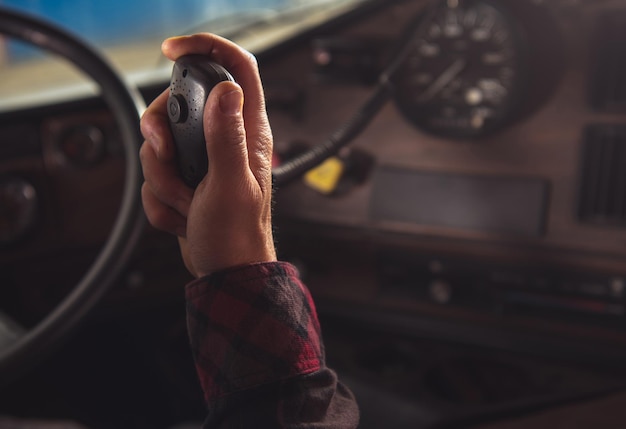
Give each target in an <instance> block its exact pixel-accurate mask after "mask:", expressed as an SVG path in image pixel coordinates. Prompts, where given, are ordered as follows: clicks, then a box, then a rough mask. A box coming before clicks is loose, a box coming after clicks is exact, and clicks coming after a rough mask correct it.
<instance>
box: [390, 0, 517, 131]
mask: <svg viewBox="0 0 626 429" xmlns="http://www.w3.org/2000/svg"><path fill="white" fill-rule="evenodd" d="M430 16H431V17H432V18H430V19H428V22H424V21H423V20H422V21H421V22H418V23H417V24H416V25H417V26H418V27H417V28H418V30H415V31H413V36H412V37H413V38H414V40H412V41H411V42H410V43H411V48H410V51H409V53H408V55H407V57H406V58H405V60H404V62H403V64H402V65H401V66H400V68H399V69H398V72H397V75H396V78H395V80H394V83H395V85H396V94H395V100H396V103H397V105H398V106H399V108H400V110H401V111H402V112H403V113H404V114H405V115H406V116H407V118H409V120H410V121H412V122H413V123H414V124H415V125H417V126H418V127H419V128H421V129H423V130H425V131H427V132H431V133H434V134H437V135H442V136H446V137H458V138H468V137H478V136H482V135H485V134H487V133H489V132H492V131H494V130H496V129H498V128H501V127H502V126H503V125H505V124H506V123H508V122H509V121H510V120H511V119H512V117H513V116H514V111H515V110H516V108H517V107H518V105H519V103H520V102H521V100H520V92H522V91H521V87H522V81H523V79H524V76H523V74H524V73H523V72H522V68H523V66H524V57H525V55H524V50H523V48H522V44H521V37H520V34H519V33H518V31H517V27H516V26H515V25H514V23H513V21H512V20H511V19H510V18H509V17H508V16H506V15H505V13H504V12H503V10H502V9H501V8H499V7H496V6H495V5H493V4H492V3H489V2H487V1H482V0H447V1H442V2H441V6H440V7H439V9H438V10H437V11H435V13H434V15H430ZM422 26H425V27H422ZM418 34H419V35H418Z"/></svg>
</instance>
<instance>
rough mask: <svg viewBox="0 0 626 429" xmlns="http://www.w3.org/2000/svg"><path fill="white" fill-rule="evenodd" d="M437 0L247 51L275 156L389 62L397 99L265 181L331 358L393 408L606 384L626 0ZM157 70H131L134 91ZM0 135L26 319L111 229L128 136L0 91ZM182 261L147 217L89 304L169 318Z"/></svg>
mask: <svg viewBox="0 0 626 429" xmlns="http://www.w3.org/2000/svg"><path fill="white" fill-rule="evenodd" d="M440 3H441V7H440V8H438V9H437V10H436V11H435V12H429V11H428V9H427V8H425V5H426V4H427V2H426V1H419V0H413V1H387V2H385V1H372V2H366V3H365V4H364V5H362V6H360V7H359V8H357V9H356V10H353V11H351V12H349V13H346V14H344V15H341V16H339V17H337V18H334V19H333V20H332V21H330V22H327V23H325V24H323V25H321V26H319V27H316V28H314V29H312V30H309V31H307V32H305V33H303V34H300V35H298V36H296V37H293V38H291V39H289V40H287V41H285V42H282V43H280V44H278V45H276V46H273V47H271V48H269V49H265V50H262V51H260V52H257V53H256V54H257V57H258V60H259V64H260V68H261V75H262V78H263V80H264V84H265V89H266V96H267V104H268V111H269V115H270V121H271V124H272V129H273V132H274V140H275V149H276V157H277V159H280V160H283V161H284V160H288V159H290V158H291V157H293V156H296V155H297V154H299V153H302V152H303V151H305V150H307V149H308V148H310V147H312V146H313V145H315V144H317V143H319V142H322V141H325V140H326V139H327V138H328V136H329V135H331V134H332V133H333V132H334V131H335V130H337V129H338V128H340V127H341V126H342V125H343V124H344V123H346V122H347V121H348V120H350V119H351V118H352V117H353V115H354V114H355V113H356V112H359V109H361V108H362V106H363V104H364V103H365V102H366V101H367V99H368V97H369V95H370V94H371V93H372V92H373V91H374V90H375V88H376V87H377V85H380V81H379V78H378V77H379V76H380V74H381V73H383V72H384V71H385V70H387V68H388V66H389V64H396V68H395V69H394V74H393V78H392V79H390V81H389V82H384V84H385V85H389V87H390V88H391V93H390V101H389V102H388V103H386V104H385V105H384V107H382V109H381V110H380V112H378V113H377V114H376V115H375V116H374V119H373V120H372V121H371V123H370V124H369V125H368V126H367V128H366V129H365V130H364V131H363V132H362V133H360V134H359V135H357V136H356V137H355V138H354V141H353V142H352V144H350V145H349V146H347V147H345V148H343V149H341V150H340V151H339V152H338V153H337V154H336V155H335V156H334V157H333V158H331V160H329V161H326V162H325V163H324V164H323V165H322V167H320V168H317V169H316V170H313V171H311V172H310V173H307V175H306V176H305V178H303V179H298V180H295V181H294V182H292V183H289V184H285V185H281V186H280V187H278V188H277V189H276V193H275V200H276V202H275V215H274V217H275V224H276V234H277V248H278V251H279V253H280V257H281V258H283V259H286V260H288V261H290V262H292V263H294V264H295V265H296V266H297V267H298V268H299V269H300V271H301V273H302V275H303V278H304V280H305V282H306V283H307V285H308V286H309V288H310V289H311V291H312V294H313V296H314V298H315V300H316V303H317V305H318V310H319V311H320V314H321V317H322V323H323V326H325V327H326V329H325V335H326V337H327V349H328V353H329V356H330V357H331V359H333V362H334V363H335V364H336V367H337V369H338V371H339V372H340V374H342V371H344V372H345V374H346V378H347V380H349V381H351V382H352V383H353V387H354V389H355V391H358V392H361V395H362V398H363V402H362V403H363V404H374V405H372V407H371V409H366V410H365V411H364V416H367V417H369V418H370V421H371V422H377V421H385V420H384V419H385V418H388V415H389V413H392V414H393V413H395V416H396V417H397V418H398V423H397V424H396V425H391V426H387V427H416V426H415V424H416V422H420V423H421V424H423V425H424V426H425V427H430V426H429V425H431V424H434V423H433V422H436V423H440V422H441V421H447V420H446V419H445V418H443V417H441V416H451V415H454V416H461V417H464V418H467V417H468V416H478V415H483V414H484V413H486V412H487V411H489V412H490V413H492V415H495V414H498V413H503V410H504V409H508V408H507V407H508V406H511V407H513V408H515V407H518V408H519V409H524V410H527V409H528V408H529V407H530V408H532V406H535V405H537V404H545V403H546V402H541V401H537V402H533V401H534V399H532V398H536V397H539V398H540V399H542V400H543V399H545V398H546V397H547V398H548V403H551V404H558V403H561V402H562V401H564V398H566V397H570V396H571V397H574V396H575V397H578V396H577V395H579V394H580V395H582V396H584V395H591V394H590V393H589V392H599V391H602V392H605V391H610V390H613V389H616V388H617V387H619V386H621V383H620V380H621V379H623V360H624V358H625V357H626V332H625V331H624V326H625V324H624V322H625V317H626V229H625V228H626V2H624V1H621V0H523V1H522V0H500V1H495V0H484V1H483V0H465V1H464V0H447V1H443V2H440ZM398 58H399V59H400V60H401V61H399V62H396V63H394V61H396V60H397V59H398ZM394 59H396V60H394ZM166 85H167V82H165V81H164V82H162V83H161V84H157V85H150V86H146V87H143V88H141V91H142V94H143V95H144V98H145V99H146V100H147V101H148V102H149V101H150V100H151V99H153V98H154V97H155V96H156V95H157V94H158V93H160V92H161V91H162V90H163V89H164V88H165V87H166ZM0 136H2V137H1V139H2V143H3V144H2V145H1V146H0V204H1V206H2V211H1V213H0V284H2V288H0V302H1V303H2V310H3V311H6V312H7V313H8V314H9V315H10V316H11V317H13V318H15V319H17V320H20V322H21V323H23V324H24V325H26V326H28V325H30V324H33V323H35V322H36V321H37V320H38V319H39V318H40V317H42V315H44V314H46V313H47V312H48V311H50V309H51V308H53V307H54V306H55V305H56V304H57V303H58V302H59V300H60V299H61V298H62V297H63V296H65V294H66V293H67V292H68V290H69V288H70V287H71V286H72V285H73V284H75V283H76V282H77V281H78V279H79V278H80V276H82V274H83V272H84V270H85V269H86V267H88V266H89V264H90V263H91V262H92V260H93V258H94V257H95V255H96V254H97V252H98V250H99V248H100V246H101V245H102V242H103V241H104V239H105V238H106V237H107V235H108V234H109V231H110V228H111V225H112V224H113V221H114V219H115V215H116V213H117V210H118V208H119V204H120V198H121V197H120V196H121V191H122V186H123V182H124V177H123V176H124V173H123V172H124V169H123V165H124V158H123V153H122V148H121V144H120V143H119V134H118V131H117V127H116V124H115V122H114V120H113V118H112V116H111V115H110V113H109V112H108V111H107V110H106V109H105V108H104V105H103V103H102V102H101V101H100V100H99V99H84V100H82V99H81V100H76V101H73V102H67V103H62V104H59V105H54V106H47V107H41V108H36V109H26V110H19V111H15V112H11V113H4V114H3V115H2V116H0ZM178 260H179V259H178V254H177V247H176V242H175V240H174V239H173V238H171V237H168V236H165V235H162V234H161V233H158V232H156V231H153V230H151V229H150V228H149V227H147V226H146V230H145V232H144V234H143V237H142V239H141V241H140V244H139V247H138V249H137V250H136V251H135V256H134V257H133V260H132V261H131V263H130V264H129V266H128V268H127V269H126V270H125V272H124V274H123V276H122V277H121V278H120V280H119V281H118V282H117V284H116V286H115V287H114V288H113V290H111V291H110V293H109V294H108V295H107V297H106V299H105V301H104V303H103V304H102V305H100V306H99V307H98V311H97V315H96V316H95V317H94V318H93V320H95V322H92V323H95V324H96V325H98V326H101V325H106V324H107V323H110V321H111V319H112V318H115V317H119V318H121V319H123V320H134V319H133V317H135V315H136V314H138V313H141V314H143V313H150V312H157V313H158V312H165V313H167V314H169V315H171V320H170V318H169V316H168V317H164V320H165V321H163V325H166V324H168V323H169V325H167V327H165V331H166V332H167V334H166V335H168V338H172V337H174V336H175V333H178V334H179V333H180V332H179V331H180V329H182V328H181V325H180V324H181V315H180V314H179V310H180V308H178V307H177V308H176V309H172V308H171V306H172V304H174V305H182V304H181V302H182V296H179V295H180V293H179V292H180V288H181V287H182V285H183V284H184V283H185V282H186V281H188V280H189V277H188V274H186V271H185V270H184V267H183V266H182V263H180V262H178ZM164 309H167V310H164ZM170 322H171V323H170ZM140 325H141V326H142V328H141V329H143V328H144V326H143V324H140ZM138 329H139V328H138ZM161 333H162V331H161ZM155 338H157V339H155V341H156V342H158V338H159V336H158V335H156V334H155ZM176 338H177V339H176V340H175V342H176V344H178V341H180V340H179V339H178V337H176ZM172 341H173V342H174V340H172ZM355 350H358V352H356V351H355ZM424 350H428V351H429V352H430V355H429V356H428V357H425V356H424ZM364 355H365V356H368V357H367V358H357V357H355V356H364ZM159 356H160V358H159V359H160V362H161V364H163V365H165V366H167V362H169V360H173V361H176V362H179V359H181V358H179V357H174V356H178V355H176V354H172V353H170V352H163V354H162V355H159ZM459 356H462V357H464V359H465V360H462V359H461V360H459V359H460V358H459ZM485 356H488V358H487V359H486V360H485ZM182 360H183V361H184V362H186V360H185V359H182ZM164 361H165V362H166V363H165V364H164V363H163V362H164ZM444 361H445V362H448V364H445V365H438V364H440V363H441V362H444ZM425 366H426V367H428V368H430V370H428V371H427V370H424V369H423V368H424V367H425ZM159 368H161V366H159ZM433 368H435V369H433ZM166 372H167V371H166ZM459 374H460V375H459ZM468 374H469V375H468ZM486 374H488V375H486ZM168 375H169V380H170V381H171V380H177V379H178V381H172V384H175V385H177V386H178V388H179V389H180V391H185V392H186V394H187V395H189V394H188V392H189V391H193V392H194V393H195V390H194V389H195V387H192V388H190V387H189V386H188V384H187V383H186V382H185V383H183V382H181V381H180V379H182V378H184V377H182V376H181V377H179V375H180V374H178V373H176V372H175V371H174V373H170V374H168ZM476 379H480V380H482V382H481V383H479V385H480V386H481V387H477V388H470V387H468V386H467V385H466V383H471V382H472V380H474V381H475V380H476ZM503 380H505V381H503ZM189 384H191V385H193V383H189ZM511 385H516V386H523V387H524V388H519V389H517V390H516V389H513V388H511V387H510V386H511ZM372 386H374V387H372ZM424 386H425V387H424ZM376 392H385V393H384V395H383V396H381V397H379V396H376ZM424 392H429V393H424ZM594 394H595V393H594ZM568 395H569V396H568ZM357 396H359V394H357ZM499 396H500V397H502V398H504V399H503V400H502V401H498V400H496V398H498V397H499ZM381 398H392V399H389V401H388V402H386V400H383V399H381ZM415 398H419V400H420V401H422V402H420V403H424V401H425V403H426V404H427V406H426V407H425V409H426V410H427V411H428V412H426V411H424V410H422V409H421V408H420V409H419V410H418V411H415V410H414V409H413V408H411V407H412V406H413V405H414V403H413V402H412V401H414V400H415ZM442 398H443V399H442ZM528 398H531V399H528ZM620 403H623V402H620ZM407 404H413V405H407ZM503 404H504V405H503ZM511 404H513V405H514V406H513V405H511ZM533 404H534V405H533ZM401 406H403V407H405V408H402V407H401ZM537 406H539V405H537ZM541 407H543V405H541ZM366 408H367V406H366ZM418 408H419V407H418ZM619 408H620V406H616V407H614V408H611V411H607V412H604V413H603V415H605V416H609V417H610V416H611V415H614V416H620V415H621V416H622V417H623V412H622V411H621V410H619ZM376 410H387V412H385V411H376ZM407 410H410V411H407ZM411 410H412V411H411ZM433 410H434V411H433ZM450 410H456V411H455V412H452V411H450ZM459 410H460V411H459ZM596 412H597V411H589V414H592V413H596ZM424 413H426V414H424ZM493 413H495V414H493ZM566 414H567V413H566ZM498 415H500V416H506V414H498ZM385 416H386V417H385ZM416 416H417V417H416ZM420 416H421V417H420ZM609 417H607V418H609ZM459 418H460V417H459ZM377 419H380V420H377ZM402 419H405V420H402ZM451 421H454V419H452V420H451ZM475 423H476V424H478V423H481V420H480V419H478V418H477V420H476V421H475ZM372 424H373V425H375V423H372ZM527 424H529V425H532V427H543V426H539V424H540V423H538V422H534V423H532V422H531V423H528V422H527ZM153 427H154V426H153ZM363 427H369V426H365V425H364V426H363ZM372 427H376V426H372ZM378 427H382V426H378ZM458 427H468V425H465V424H460V425H459V426H458ZM494 427H496V426H494ZM497 427H500V426H497ZM502 427H517V426H502ZM520 427H531V426H520ZM545 427H548V426H545ZM550 427H554V426H550ZM581 427H598V426H581ZM602 427H617V426H610V425H609V424H608V423H607V425H606V426H602Z"/></svg>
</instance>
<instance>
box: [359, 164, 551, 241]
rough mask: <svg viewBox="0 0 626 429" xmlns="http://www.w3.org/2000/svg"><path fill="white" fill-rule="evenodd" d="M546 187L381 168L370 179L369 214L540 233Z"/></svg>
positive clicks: (531, 181) (522, 180) (529, 182)
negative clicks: (371, 181) (371, 180)
mask: <svg viewBox="0 0 626 429" xmlns="http://www.w3.org/2000/svg"><path fill="white" fill-rule="evenodd" d="M547 200H548V183H547V182H546V181H545V180H542V179H528V178H511V177H484V176H466V175H455V174H447V173H430V172H421V171H414V170H406V169H398V168H389V167H382V168H379V169H378V170H377V171H376V173H375V174H374V177H373V190H372V196H371V201H370V202H371V206H370V216H371V218H372V219H373V220H376V221H393V222H406V223H412V224H419V225H432V226H444V227H452V228H460V229H470V230H478V231H484V232H497V233H507V234H513V235H523V236H540V235H542V234H543V233H544V226H545V217H546V205H547Z"/></svg>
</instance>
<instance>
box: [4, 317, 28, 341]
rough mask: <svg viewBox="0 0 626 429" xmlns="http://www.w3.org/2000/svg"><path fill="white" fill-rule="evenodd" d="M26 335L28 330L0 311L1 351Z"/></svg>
mask: <svg viewBox="0 0 626 429" xmlns="http://www.w3.org/2000/svg"><path fill="white" fill-rule="evenodd" d="M25 333H26V329H25V328H24V327H23V326H22V325H20V324H19V323H18V322H16V321H15V320H14V319H13V318H12V317H10V316H9V315H8V314H6V313H5V312H3V311H0V349H2V348H3V347H8V346H9V345H10V344H13V343H14V342H15V341H17V340H18V339H19V338H21V337H22V336H23V335H24V334H25Z"/></svg>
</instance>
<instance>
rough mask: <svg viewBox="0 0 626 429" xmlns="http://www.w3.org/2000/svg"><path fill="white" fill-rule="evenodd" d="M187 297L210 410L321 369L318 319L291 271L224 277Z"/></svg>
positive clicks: (270, 266) (198, 284)
mask: <svg viewBox="0 0 626 429" xmlns="http://www.w3.org/2000/svg"><path fill="white" fill-rule="evenodd" d="M185 295H186V300H187V325H188V331H189V337H190V342H191V348H192V353H193V356H194V360H195V363H196V369H197V371H198V376H199V379H200V382H201V384H202V388H203V389H204V393H205V399H206V400H207V402H209V403H210V402H212V401H214V400H215V399H217V398H219V397H222V396H225V395H228V394H230V393H234V392H237V391H241V390H246V389H250V388H253V387H256V386H259V385H262V384H268V383H272V382H275V381H279V380H284V379H287V378H290V377H295V376H298V375H304V374H309V373H312V372H315V371H318V370H320V369H321V367H322V365H323V361H324V356H323V350H322V346H321V340H320V326H319V322H318V319H317V313H316V311H315V306H314V304H313V299H312V298H311V295H310V293H309V291H308V289H307V288H306V286H304V284H302V282H301V281H300V279H299V276H298V271H297V270H296V268H295V267H293V266H292V265H290V264H288V263H285V262H268V263H260V264H253V265H247V266H244V267H238V268H233V269H228V270H224V271H220V272H217V273H213V274H211V275H209V276H206V277H204V278H201V279H198V280H195V281H193V282H192V283H190V284H189V285H187V288H186V291H185Z"/></svg>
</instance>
